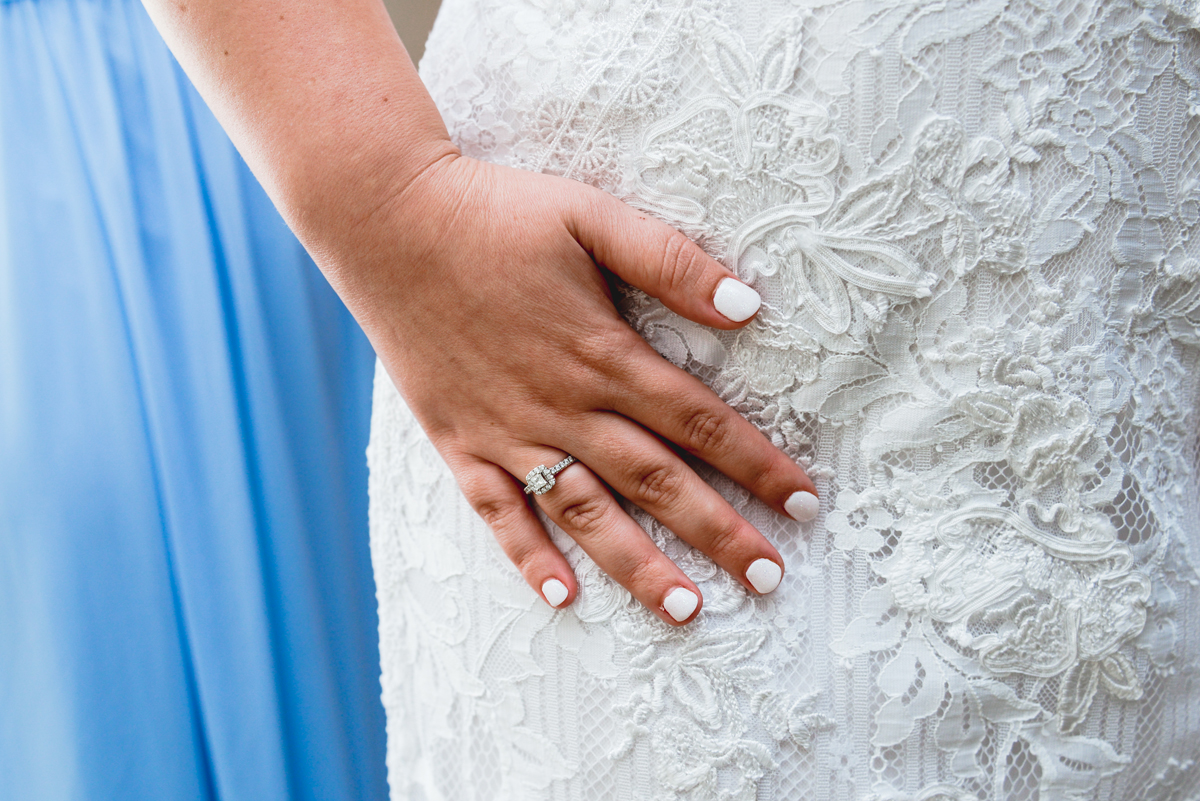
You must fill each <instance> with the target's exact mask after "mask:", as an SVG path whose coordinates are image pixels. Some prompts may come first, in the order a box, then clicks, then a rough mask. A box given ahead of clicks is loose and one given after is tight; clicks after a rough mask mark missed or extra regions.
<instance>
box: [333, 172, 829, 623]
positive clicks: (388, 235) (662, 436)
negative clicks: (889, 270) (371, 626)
mask: <svg viewBox="0 0 1200 801" xmlns="http://www.w3.org/2000/svg"><path fill="white" fill-rule="evenodd" d="M589 254H590V255H589ZM326 265H327V269H332V273H331V275H336V278H335V283H336V284H340V286H339V288H340V289H341V291H342V295H343V297H344V298H346V300H347V302H348V303H349V304H350V306H351V309H352V311H353V312H354V313H355V316H356V317H357V318H358V320H359V321H360V322H361V323H362V325H363V327H364V328H365V329H366V331H367V333H368V335H369V336H370V337H371V341H372V342H373V343H374V345H375V347H376V350H377V351H378V353H379V355H380V357H381V359H382V360H383V363H384V365H385V366H386V367H387V369H388V372H389V374H390V375H391V377H392V380H393V381H394V382H395V383H396V386H397V387H398V388H399V389H400V391H401V393H402V394H403V395H404V397H405V399H406V400H407V402H408V404H409V406H410V408H411V409H412V411H413V412H414V413H415V415H416V416H417V418H418V420H419V421H420V422H421V425H422V426H423V427H424V428H425V430H426V432H427V433H428V434H429V436H430V438H431V440H432V441H433V443H434V445H435V446H436V447H437V448H438V450H439V451H440V452H441V454H442V456H443V457H444V458H445V459H446V462H447V463H448V464H449V465H450V468H451V469H452V470H453V472H454V475H455V477H456V478H457V479H458V482H459V486H460V487H461V488H462V490H463V492H464V494H465V495H466V497H467V499H468V500H469V501H470V503H471V505H472V506H473V507H474V508H475V510H476V511H477V512H479V514H480V515H481V516H482V517H483V518H484V520H486V521H487V523H488V525H489V526H490V527H491V529H492V531H493V532H494V533H495V535H496V537H497V539H498V540H499V542H500V544H501V546H502V547H503V548H504V551H505V552H506V553H507V554H508V556H509V557H510V558H511V559H512V560H513V562H514V563H515V564H516V566H517V567H518V568H519V569H520V571H521V573H522V575H524V577H525V580H526V581H528V582H529V584H530V585H531V586H533V587H534V588H535V589H536V590H538V591H539V592H541V593H542V594H543V597H545V598H546V600H547V602H548V603H550V604H551V605H553V606H561V605H563V604H566V603H569V602H570V600H572V599H573V598H574V595H575V592H576V584H575V580H574V576H573V574H572V571H571V568H570V567H569V565H568V564H567V562H566V559H565V558H564V557H563V555H562V554H561V553H560V552H559V551H558V550H557V548H556V547H555V546H554V544H553V543H552V542H551V540H550V538H549V536H548V535H547V533H546V532H545V530H544V529H543V528H542V526H541V524H540V522H539V521H538V519H537V517H536V516H535V515H534V513H533V510H532V508H531V506H530V504H529V503H528V496H527V495H526V494H525V493H524V492H523V490H522V486H523V485H522V483H521V481H519V480H518V479H517V477H524V476H525V475H526V474H527V473H528V472H529V471H530V470H531V469H532V468H534V467H535V466H537V465H539V464H545V465H553V464H555V463H556V462H558V461H559V460H561V459H562V458H563V457H564V455H565V454H568V453H569V454H572V455H574V456H575V457H577V458H578V459H579V462H578V463H576V464H572V465H571V466H569V467H567V468H566V469H565V470H563V471H562V472H561V473H560V474H559V476H558V478H557V481H556V483H555V485H554V486H553V488H552V489H551V490H550V491H548V492H547V493H545V494H544V495H538V496H533V497H534V500H535V501H536V502H537V504H538V505H539V506H540V507H541V508H542V509H543V510H544V511H545V512H546V514H547V515H549V517H550V518H551V519H552V520H553V521H554V522H555V523H556V524H557V525H558V526H560V527H561V528H562V529H563V530H564V531H565V532H567V533H568V534H569V535H571V536H572V537H573V538H574V539H575V540H576V541H577V542H578V543H579V544H580V546H581V547H582V548H583V549H584V550H585V551H586V552H587V553H588V554H589V555H590V556H591V557H592V558H593V559H594V560H595V561H596V563H597V565H599V567H600V568H601V569H603V570H604V571H605V572H607V573H608V574H609V575H610V576H612V577H613V578H614V579H616V580H617V581H618V582H620V583H621V584H622V585H624V586H625V587H626V588H628V589H629V591H630V592H631V593H633V595H634V596H635V597H636V598H637V599H638V600H639V601H641V602H642V603H643V604H645V605H646V606H647V607H649V608H650V609H652V610H655V611H656V612H657V614H658V615H659V616H660V617H661V618H662V619H663V620H665V621H667V622H668V623H673V624H674V623H683V622H687V621H688V620H691V619H692V618H693V617H694V616H695V614H696V613H697V611H698V610H699V606H700V592H699V590H698V589H697V588H696V585H695V584H693V583H692V582H691V581H690V580H689V579H688V578H687V576H685V575H684V574H683V572H682V571H681V570H680V569H679V568H678V567H677V566H676V565H675V564H674V563H672V562H671V561H670V560H669V559H668V558H667V557H666V556H665V555H664V554H663V553H662V552H661V551H660V550H659V549H658V548H657V547H656V546H655V545H654V543H653V541H652V540H651V539H650V538H649V537H648V536H647V535H646V533H645V532H643V531H642V530H641V529H640V528H639V526H638V525H637V524H636V523H635V522H634V521H633V520H632V519H631V518H630V517H629V516H628V515H627V514H626V513H625V512H624V511H623V510H622V508H621V506H620V505H619V504H618V503H617V502H616V501H615V500H614V498H613V494H612V491H610V489H609V488H610V487H611V488H612V490H615V491H616V492H617V493H620V494H621V495H623V496H624V497H626V498H628V499H630V500H631V501H633V502H634V503H635V504H637V505H638V506H640V507H641V508H643V509H644V510H646V511H647V512H648V513H650V514H651V515H653V516H654V517H655V518H657V519H658V520H659V521H661V522H662V523H663V524H664V525H665V526H666V527H667V528H669V529H670V530H671V531H673V532H674V533H675V534H676V535H678V536H679V537H680V538H681V539H683V540H684V541H686V542H688V543H690V544H691V545H693V546H695V547H696V548H699V549H700V550H701V551H703V552H705V553H706V554H708V555H709V556H710V557H712V558H713V560H714V561H715V562H716V563H717V564H718V565H720V566H721V567H722V568H724V569H725V570H727V571H729V572H730V573H731V574H733V575H734V576H736V577H737V578H738V579H739V580H740V581H741V582H742V583H743V584H744V585H746V587H747V588H749V589H751V590H756V591H758V592H769V591H770V590H772V589H774V588H775V586H776V585H777V584H778V581H779V577H780V576H781V575H782V559H781V558H780V556H779V553H778V551H776V550H775V548H774V547H772V546H771V544H770V543H769V542H767V540H766V539H765V538H764V537H763V536H762V535H761V534H760V533H759V532H758V531H756V530H755V529H754V527H753V526H751V525H750V524H749V523H748V522H746V521H745V520H744V519H743V518H742V517H741V516H739V515H738V514H737V512H735V511H734V510H733V508H732V507H731V506H730V505H729V504H728V503H727V502H726V501H725V500H724V499H723V498H722V497H721V496H720V495H719V494H717V492H716V491H715V490H714V489H712V487H710V486H709V485H708V484H706V483H705V482H704V481H703V480H701V479H700V477H699V476H697V475H696V473H695V472H694V471H693V470H692V469H691V468H690V467H689V466H688V465H687V463H686V462H685V461H684V460H683V459H681V458H680V457H679V456H678V455H677V454H676V453H675V452H674V451H673V450H672V449H671V448H670V447H668V445H667V444H666V443H665V442H664V440H666V441H668V442H673V443H675V444H676V445H678V446H679V447H681V448H682V449H684V450H686V451H688V452H689V453H692V454H694V455H696V456H698V457H700V458H701V459H703V460H704V461H706V462H708V463H709V464H711V465H713V466H714V467H716V468H718V469H719V470H721V471H722V472H724V473H725V474H726V475H728V476H730V477H731V478H733V479H734V480H736V481H737V482H738V483H740V484H742V485H743V486H745V487H746V488H747V489H748V490H750V491H751V492H753V493H754V494H755V495H756V496H758V497H759V498H761V499H762V500H763V501H765V502H766V503H767V504H769V505H770V506H771V507H773V508H774V509H775V510H776V511H778V512H780V513H781V514H786V513H787V512H788V509H789V508H790V509H791V511H792V512H793V513H794V514H796V515H797V516H800V517H804V516H806V514H807V512H808V510H809V507H810V506H811V504H813V503H815V500H816V499H815V497H813V496H812V495H811V493H813V491H814V490H813V485H812V482H811V481H810V480H809V479H808V477H807V476H806V475H805V474H804V472H803V471H802V470H801V469H800V468H799V467H798V466H797V465H796V464H794V463H793V462H792V461H791V460H789V459H788V458H787V457H786V456H784V455H783V454H782V453H781V452H779V451H778V450H777V449H775V448H774V447H773V446H772V445H771V444H770V443H769V442H768V441H767V440H766V438H764V437H763V436H762V434H760V433H759V432H758V431H757V430H756V429H755V428H754V427H753V426H752V425H751V424H750V423H748V422H747V421H745V420H744V419H742V418H741V417H740V416H739V415H738V414H737V413H736V412H734V410H733V409H731V408H730V407H729V406H727V405H726V404H724V403H723V402H722V401H721V400H720V399H719V398H717V397H716V395H714V394H713V393H712V392H711V391H709V390H708V389H707V388H706V387H705V386H704V385H703V384H702V383H701V382H700V381H698V380H697V379H695V378H693V377H692V376H689V375H688V374H686V373H685V372H683V371H682V370H680V369H678V368H677V367H675V366H673V365H671V364H670V363H669V362H667V361H666V360H664V359H662V358H661V357H660V356H659V355H658V354H657V353H655V352H654V351H653V350H652V349H651V348H650V347H649V345H647V344H646V342H645V341H644V340H643V339H642V338H641V337H639V336H638V335H637V334H636V333H635V332H634V331H633V329H631V328H630V327H629V325H628V324H627V323H626V322H625V321H624V320H623V319H622V318H621V317H620V316H619V315H618V313H617V311H616V309H615V308H614V306H613V303H612V301H611V299H610V297H609V290H608V285H607V283H606V280H605V276H604V274H603V273H602V271H601V269H600V268H599V267H598V266H597V265H601V266H603V267H604V268H607V269H608V270H611V271H612V272H613V273H615V274H616V275H618V276H620V277H621V278H622V279H624V280H625V281H627V282H628V283H630V284H632V285H634V286H637V287H640V288H641V289H643V290H645V291H646V292H648V293H649V294H650V295H653V296H655V297H658V298H660V299H661V300H662V301H663V302H664V303H665V304H666V305H667V306H668V307H670V308H671V309H672V310H674V311H676V312H678V313H679V314H682V315H683V316H685V317H688V318H690V319H692V320H695V321H696V322H699V323H703V324H705V325H709V326H713V327H715V328H725V329H730V328H736V327H738V326H739V325H742V324H744V323H745V321H746V320H748V319H750V318H751V316H752V315H753V314H754V312H755V311H756V310H757V308H758V296H757V295H756V294H755V293H754V291H753V290H751V289H750V288H749V287H747V286H745V285H744V284H741V283H740V282H738V281H737V279H736V278H735V277H734V276H733V274H732V273H731V272H730V271H729V270H727V269H725V268H724V267H722V266H721V265H720V264H718V263H717V262H715V261H713V260H712V259H710V258H708V257H707V256H706V255H705V254H704V252H703V251H702V250H701V249H700V248H698V247H696V246H695V245H694V244H693V243H692V242H690V241H689V240H688V239H687V238H686V237H684V236H683V235H682V234H680V233H678V232H676V231H674V230H672V229H671V228H669V227H667V226H665V225H663V224H662V223H660V222H657V221H655V220H651V219H649V218H647V217H646V216H644V215H642V214H639V213H637V212H635V211H634V210H632V209H631V208H629V207H628V206H626V205H625V204H623V203H621V202H619V201H617V200H615V199H614V198H612V197H610V196H609V195H606V194H605V193H603V192H600V191H598V190H595V189H592V188H590V187H587V186H584V185H582V184H578V183H576V182H573V181H568V180H564V179H560V178H553V177H549V176H544V175H536V174H532V173H527V172H522V171H519V170H513V169H509V168H505V167H498V166H494V165H489V164H485V163H482V162H478V161H474V160H472V159H468V158H463V157H459V156H455V155H449V156H446V157H443V158H441V159H439V160H437V161H436V162H435V163H433V164H432V165H431V166H430V167H429V168H428V169H426V170H425V171H423V172H422V173H421V174H420V175H419V177H417V178H416V179H415V180H413V181H412V182H411V183H409V184H408V185H407V186H406V187H405V189H404V190H403V191H402V192H401V193H400V194H399V195H397V196H395V197H394V198H393V199H392V200H391V201H390V202H389V203H388V204H387V205H386V206H384V207H382V208H380V209H379V211H378V213H376V214H375V215H373V217H372V218H371V219H370V220H368V221H367V222H366V223H364V224H363V225H362V226H360V227H359V228H358V229H357V231H356V232H355V236H354V237H353V247H352V248H348V249H347V250H346V252H345V253H343V254H327V258H326ZM714 297H715V298H716V300H715V302H714ZM722 311H724V312H725V313H724V314H722ZM797 493H799V495H797ZM805 493H808V495H807V496H806V495H805ZM789 500H791V502H790V503H789ZM760 560H767V561H766V562H760ZM752 565H754V566H755V567H753V568H752V567H751V566H752ZM555 580H556V581H558V582H560V583H561V587H555V586H554V585H553V584H549V585H548V584H547V582H551V581H555ZM678 588H683V589H684V590H686V591H687V592H686V593H678V591H677V589H678ZM564 592H565V597H562V596H563V593H564ZM672 593H675V594H674V595H672ZM687 593H691V595H688V594H687ZM668 599H670V600H668Z"/></svg>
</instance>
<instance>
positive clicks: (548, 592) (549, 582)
mask: <svg viewBox="0 0 1200 801" xmlns="http://www.w3.org/2000/svg"><path fill="white" fill-rule="evenodd" d="M760 561H761V560H760ZM542 595H544V596H546V603H548V604H550V605H551V606H553V607H554V608H556V609H557V608H558V605H559V604H561V603H562V602H563V601H565V600H567V585H566V584H563V583H562V582H561V581H559V580H558V579H555V578H552V579H546V583H545V584H543V585H542Z"/></svg>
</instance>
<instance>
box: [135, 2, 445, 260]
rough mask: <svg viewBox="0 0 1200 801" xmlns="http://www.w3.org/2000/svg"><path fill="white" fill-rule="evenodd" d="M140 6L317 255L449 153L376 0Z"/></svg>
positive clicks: (438, 123) (331, 247)
mask: <svg viewBox="0 0 1200 801" xmlns="http://www.w3.org/2000/svg"><path fill="white" fill-rule="evenodd" d="M144 2H145V5H146V8H147V10H148V11H149V12H150V16H151V18H152V19H153V20H154V22H155V24H156V25H157V26H158V29H159V31H160V32H161V33H162V35H163V37H164V38H165V39H166V41H167V44H168V45H169V46H170V48H171V50H172V52H173V53H174V54H175V56H176V57H177V58H178V59H179V62H180V63H181V64H182V65H183V68H184V70H185V71H186V72H187V74H188V76H189V77H190V78H191V79H192V81H193V83H195V85H196V87H197V89H199V91H200V94H201V95H202V96H203V97H204V99H205V100H206V101H207V102H208V104H209V106H210V107H211V108H212V110H213V112H214V113H215V114H216V116H217V119H218V120H220V122H221V124H222V125H223V126H224V128H225V130H226V131H227V132H228V133H229V135H230V137H231V138H232V139H233V142H234V144H235V145H236V146H237V148H238V150H239V151H240V152H241V154H242V156H243V157H244V158H245V159H246V161H247V163H248V164H249V165H250V168H251V169H252V170H253V171H254V174H255V175H256V176H257V177H258V179H259V180H260V181H261V182H262V184H263V186H264V187H265V188H266V190H267V193H268V194H269V195H270V196H271V199H272V200H273V201H274V202H275V204H276V205H277V206H278V207H279V209H280V211H281V212H282V213H283V215H284V217H285V218H286V219H287V221H288V223H289V225H291V226H292V228H293V230H295V231H296V233H297V235H299V236H300V238H301V240H302V241H303V242H304V244H305V245H306V246H307V247H308V248H309V250H310V251H312V252H313V253H314V255H315V256H318V261H321V259H320V258H319V255H320V253H321V252H322V251H326V250H338V249H339V248H340V246H341V243H339V241H338V239H339V238H340V237H345V236H351V235H353V232H354V231H355V230H356V229H358V228H359V227H360V226H361V224H362V223H363V222H364V221H366V220H368V219H369V218H371V217H372V216H373V215H374V214H375V213H376V211H377V210H378V209H380V208H381V207H383V206H386V205H388V204H390V203H392V202H393V201H395V200H396V199H397V197H398V195H400V194H401V193H402V192H403V189H404V187H405V186H407V185H408V184H409V182H411V181H412V179H413V178H414V177H415V176H417V175H419V174H420V172H421V171H422V170H423V169H424V168H425V167H427V166H428V165H429V164H431V163H433V162H435V161H437V160H438V159H439V158H442V157H444V156H446V155H448V154H451V153H455V152H457V151H456V150H455V148H454V147H453V145H452V144H451V143H450V140H449V137H448V136H447V134H446V129H445V126H444V125H443V124H442V121H441V118H440V116H439V115H438V112H437V109H436V108H435V107H434V105H433V102H432V100H430V98H429V95H428V93H427V92H426V91H425V87H424V86H423V85H422V84H421V80H420V78H418V77H417V73H416V70H415V69H414V67H413V65H412V62H411V60H410V59H409V58H408V54H407V53H406V52H405V50H404V46H403V45H402V44H401V42H400V39H399V37H398V36H397V35H396V32H395V29H394V28H393V27H392V25H391V22H390V21H389V19H388V16H387V12H386V10H385V9H384V7H383V4H382V3H381V2H379V0H318V1H316V2H312V1H309V0H255V2H245V0H203V2H191V0H144ZM332 261H334V262H336V261H337V260H336V259H333V260H332ZM323 266H325V265H323Z"/></svg>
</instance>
